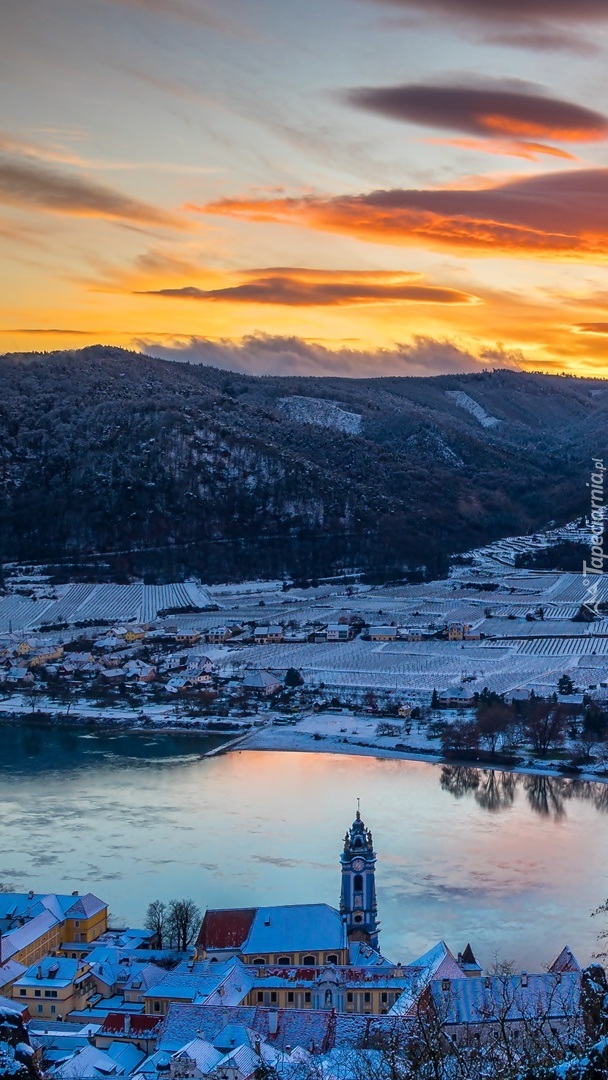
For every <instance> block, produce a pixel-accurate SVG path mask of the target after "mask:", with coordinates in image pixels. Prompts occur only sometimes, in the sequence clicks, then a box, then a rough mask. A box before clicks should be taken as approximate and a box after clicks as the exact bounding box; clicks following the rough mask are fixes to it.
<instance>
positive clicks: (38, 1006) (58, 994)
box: [13, 956, 95, 1020]
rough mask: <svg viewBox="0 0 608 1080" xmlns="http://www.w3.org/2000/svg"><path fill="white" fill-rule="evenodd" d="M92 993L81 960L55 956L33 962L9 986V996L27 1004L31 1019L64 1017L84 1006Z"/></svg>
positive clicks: (87, 972)
mask: <svg viewBox="0 0 608 1080" xmlns="http://www.w3.org/2000/svg"><path fill="white" fill-rule="evenodd" d="M94 993H95V983H94V982H93V979H92V977H91V975H90V968H89V965H88V964H87V963H86V962H85V961H82V960H71V959H66V958H65V957H56V956H47V957H45V958H44V959H42V960H40V962H39V963H37V964H33V965H32V966H31V967H30V968H28V970H27V971H26V972H25V973H24V974H23V975H22V976H21V978H20V979H17V981H16V982H15V983H14V985H13V999H14V1000H15V1001H18V1002H19V1003H20V1004H22V1005H27V1007H28V1009H29V1012H30V1016H31V1017H32V1019H36V1018H42V1019H45V1020H65V1019H66V1018H67V1016H68V1015H69V1014H70V1013H71V1012H74V1011H78V1010H80V1009H84V1008H86V1006H87V1004H88V1002H89V999H90V998H91V997H92V995H93V994H94Z"/></svg>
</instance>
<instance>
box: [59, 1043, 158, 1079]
mask: <svg viewBox="0 0 608 1080" xmlns="http://www.w3.org/2000/svg"><path fill="white" fill-rule="evenodd" d="M145 1056H146V1055H145V1053H144V1052H143V1051H141V1050H137V1048H136V1047H135V1046H133V1045H132V1044H127V1045H126V1046H124V1045H121V1044H120V1043H117V1044H114V1043H112V1044H111V1045H110V1046H109V1048H108V1050H107V1051H106V1050H98V1048H97V1047H96V1046H91V1045H88V1046H83V1047H82V1048H81V1049H78V1050H76V1051H75V1053H74V1054H72V1056H71V1057H69V1058H67V1060H64V1061H61V1062H60V1063H59V1064H57V1065H55V1066H54V1067H53V1068H50V1069H47V1071H46V1076H48V1077H57V1080H82V1078H84V1077H86V1078H87V1080H96V1078H97V1077H99V1078H106V1077H108V1076H130V1075H132V1074H133V1073H135V1072H136V1071H137V1066H138V1065H139V1064H140V1063H141V1062H142V1061H144V1059H145Z"/></svg>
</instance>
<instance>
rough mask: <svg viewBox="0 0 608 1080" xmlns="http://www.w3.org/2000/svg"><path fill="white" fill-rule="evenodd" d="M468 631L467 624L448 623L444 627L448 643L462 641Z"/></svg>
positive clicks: (469, 627)
mask: <svg viewBox="0 0 608 1080" xmlns="http://www.w3.org/2000/svg"><path fill="white" fill-rule="evenodd" d="M470 629H471V626H470V624H469V623H462V622H449V623H448V625H447V627H446V630H447V636H448V641H463V640H464V636H465V634H467V633H468V632H469V630H470Z"/></svg>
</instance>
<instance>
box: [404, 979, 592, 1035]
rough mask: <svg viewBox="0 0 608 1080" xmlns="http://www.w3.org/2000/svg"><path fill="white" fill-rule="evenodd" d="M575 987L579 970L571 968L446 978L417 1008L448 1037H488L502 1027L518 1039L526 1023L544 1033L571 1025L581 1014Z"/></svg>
mask: <svg viewBox="0 0 608 1080" xmlns="http://www.w3.org/2000/svg"><path fill="white" fill-rule="evenodd" d="M580 988H581V976H580V972H571V971H567V972H564V973H561V972H543V973H541V974H539V975H529V974H528V973H527V972H525V971H522V972H521V974H519V975H488V976H485V977H484V978H474V979H471V978H467V977H466V976H465V977H463V978H460V979H450V978H447V977H446V978H443V979H441V980H439V981H435V982H432V983H431V984H430V985H429V986H428V987H427V988H426V990H425V991H424V994H423V996H422V998H421V1001H420V1005H419V1008H421V1009H422V1010H427V1009H428V1011H429V1013H430V1014H431V1015H433V1016H434V1017H436V1019H437V1021H438V1023H439V1024H440V1025H441V1028H442V1030H443V1031H444V1032H445V1033H446V1034H448V1035H450V1036H451V1037H453V1038H458V1037H459V1036H462V1035H465V1034H466V1035H473V1037H474V1038H480V1039H483V1040H488V1041H489V1040H491V1039H492V1038H494V1037H495V1036H496V1035H498V1034H500V1033H501V1032H504V1031H505V1030H506V1031H508V1032H509V1035H510V1037H512V1038H513V1039H517V1038H518V1037H519V1038H521V1039H522V1041H523V1040H525V1037H526V1034H527V1032H528V1029H529V1026H530V1025H531V1024H534V1025H538V1024H540V1025H541V1026H542V1027H543V1028H544V1029H546V1031H547V1033H549V1034H551V1033H554V1034H558V1033H559V1032H560V1030H561V1031H566V1030H568V1029H571V1028H572V1026H573V1024H575V1023H576V1018H577V1017H578V1016H579V1015H580Z"/></svg>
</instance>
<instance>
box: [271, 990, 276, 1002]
mask: <svg viewBox="0 0 608 1080" xmlns="http://www.w3.org/2000/svg"><path fill="white" fill-rule="evenodd" d="M270 1000H271V1001H272V1002H275V1001H276V1000H277V992H276V990H271V991H270Z"/></svg>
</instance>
